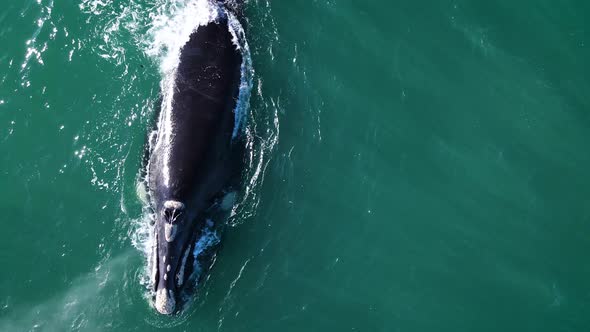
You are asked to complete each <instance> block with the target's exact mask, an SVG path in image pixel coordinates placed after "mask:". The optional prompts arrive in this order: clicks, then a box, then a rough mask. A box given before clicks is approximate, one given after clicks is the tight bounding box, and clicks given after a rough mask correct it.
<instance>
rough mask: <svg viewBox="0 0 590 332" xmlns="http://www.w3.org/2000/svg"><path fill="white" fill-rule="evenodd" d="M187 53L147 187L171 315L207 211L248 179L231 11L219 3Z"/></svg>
mask: <svg viewBox="0 0 590 332" xmlns="http://www.w3.org/2000/svg"><path fill="white" fill-rule="evenodd" d="M209 5H211V6H216V7H215V8H216V13H217V14H216V15H214V16H213V17H212V18H211V20H210V22H208V23H207V24H204V25H200V26H198V27H196V28H195V30H194V31H193V32H192V34H191V35H190V37H189V39H188V41H187V42H186V44H184V46H183V47H182V49H181V51H180V57H179V63H178V67H177V69H176V72H175V74H174V78H173V87H172V89H171V90H170V93H168V95H166V94H165V95H164V98H163V102H162V108H161V113H160V116H159V119H158V126H157V130H156V131H155V132H154V133H153V135H152V136H151V137H150V138H149V139H148V140H149V141H150V144H149V151H148V153H149V155H148V164H147V167H146V168H147V169H146V182H147V187H148V194H149V202H150V206H151V208H152V210H153V214H154V221H155V227H154V237H153V238H154V239H155V244H154V245H153V252H152V254H151V257H150V259H151V264H150V265H151V267H152V271H151V273H152V276H151V279H152V283H153V291H154V293H155V301H154V305H155V308H156V310H157V311H158V312H160V313H162V314H172V313H174V312H175V311H176V310H177V309H178V307H179V306H178V304H179V302H180V301H182V299H181V298H180V294H181V292H182V291H183V289H184V288H185V287H190V286H191V285H188V286H187V283H188V282H187V281H188V280H190V278H191V275H192V273H193V270H194V269H195V264H197V263H196V258H197V257H195V253H194V247H195V243H196V242H197V241H198V240H199V238H200V237H201V236H203V233H204V232H205V228H206V227H207V223H208V221H207V219H206V215H207V213H206V211H207V209H208V208H209V207H210V206H211V205H212V204H213V201H214V199H215V198H216V197H218V195H219V193H220V192H222V191H223V190H224V188H226V187H227V186H228V183H230V182H231V181H232V179H235V178H239V175H240V172H241V166H240V165H241V163H240V160H241V159H242V151H243V146H244V144H243V142H242V140H240V137H239V136H240V135H239V132H238V130H239V128H238V125H239V121H237V120H236V105H237V103H238V97H239V96H238V95H239V90H240V82H241V79H242V75H243V73H242V70H241V65H242V63H243V60H244V59H243V57H244V55H243V54H242V52H241V50H240V48H239V47H238V45H236V41H235V38H236V31H234V30H233V27H232V25H231V24H230V23H231V22H230V17H229V15H231V12H230V11H229V10H228V9H227V8H226V7H225V6H224V5H223V4H221V3H220V2H217V1H210V2H209Z"/></svg>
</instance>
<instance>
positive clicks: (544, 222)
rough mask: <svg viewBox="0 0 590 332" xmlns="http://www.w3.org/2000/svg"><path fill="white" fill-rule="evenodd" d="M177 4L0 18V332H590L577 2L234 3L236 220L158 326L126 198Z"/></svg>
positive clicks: (138, 218) (15, 11) (588, 103)
mask: <svg viewBox="0 0 590 332" xmlns="http://www.w3.org/2000/svg"><path fill="white" fill-rule="evenodd" d="M192 1H195V0H186V1H180V0H169V1H165V0H132V1H119V0H102V1H99V0H81V1H68V0H66V1H58V0H35V1H31V0H3V1H2V3H1V4H0V166H1V167H0V213H1V217H0V220H1V222H2V224H1V225H2V231H1V232H0V234H1V236H2V239H1V241H0V266H2V273H1V276H0V331H152V330H160V329H167V330H171V331H552V332H554V331H589V330H590V259H588V253H590V146H589V144H590V2H587V1H581V0H564V1H559V2H556V1H548V0H534V1H533V0H522V1H508V0H494V1H485V2H483V1H478V2H473V1H460V0H456V1H445V0H441V1H423V2H416V1H410V0H403V1H402V0H392V1H384V0H370V1H351V0H327V1H311V0H308V1H302V0H292V1H278V0H276V1H270V0H250V1H249V2H248V3H247V4H246V6H245V8H244V17H245V19H244V25H245V28H246V30H247V38H248V42H249V45H250V48H251V52H252V60H253V67H254V70H255V74H254V88H253V91H252V99H251V104H250V105H251V106H250V111H249V114H248V125H247V130H248V133H249V134H250V136H249V137H250V140H249V145H248V149H249V156H250V160H251V163H250V165H249V166H248V168H247V169H246V170H245V176H244V182H245V184H244V188H243V190H242V192H241V193H240V199H239V202H238V203H237V206H236V208H237V209H236V211H237V214H236V215H235V216H233V217H231V218H230V220H229V221H228V224H229V227H228V228H227V230H226V231H225V233H224V234H223V246H222V247H221V249H220V251H219V253H218V256H217V259H216V262H215V265H214V266H213V268H212V270H211V272H210V274H209V276H208V278H207V280H206V281H205V282H204V284H203V285H201V287H200V288H199V292H198V294H197V296H196V300H195V303H193V304H192V305H191V306H190V307H189V308H187V309H186V310H185V311H184V312H183V313H182V314H180V315H178V316H174V317H162V316H159V315H157V314H156V312H155V310H154V309H153V308H152V307H150V303H149V300H148V299H147V297H148V296H147V292H146V286H145V285H144V284H143V280H144V279H145V268H146V259H145V256H144V254H143V252H142V250H141V249H142V248H141V245H142V241H143V240H144V239H143V238H142V234H143V233H142V232H144V231H145V229H146V227H147V226H146V222H147V221H146V217H145V211H144V209H142V202H141V200H140V198H139V197H138V194H137V190H136V187H137V182H138V179H139V175H140V169H141V167H142V157H143V152H144V144H145V137H146V135H147V132H148V130H149V128H150V126H151V125H152V123H153V119H154V115H155V113H156V109H157V108H158V98H159V90H160V81H161V79H162V77H161V75H160V67H161V66H162V61H163V58H162V57H161V56H160V55H161V52H164V51H165V50H164V51H162V50H160V49H159V47H161V44H159V43H158V40H157V36H158V34H157V31H159V30H158V29H159V28H160V27H161V25H162V24H165V22H166V20H167V19H168V18H171V17H172V16H174V15H175V13H179V12H182V11H183V6H185V5H186V3H187V2H188V3H190V2H192ZM173 37H174V36H168V38H173Z"/></svg>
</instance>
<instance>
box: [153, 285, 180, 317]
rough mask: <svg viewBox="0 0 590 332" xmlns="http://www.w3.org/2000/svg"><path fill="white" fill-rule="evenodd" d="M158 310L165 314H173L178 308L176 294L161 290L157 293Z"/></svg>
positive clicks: (156, 304)
mask: <svg viewBox="0 0 590 332" xmlns="http://www.w3.org/2000/svg"><path fill="white" fill-rule="evenodd" d="M155 306H156V310H158V311H159V312H160V313H163V314H171V313H173V312H174V309H175V308H176V300H175V299H174V292H173V291H171V290H167V289H165V288H161V289H159V290H158V291H157V292H156V303H155Z"/></svg>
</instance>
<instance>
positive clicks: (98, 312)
mask: <svg viewBox="0 0 590 332" xmlns="http://www.w3.org/2000/svg"><path fill="white" fill-rule="evenodd" d="M130 259H132V252H131V251H127V252H126V253H123V254H120V255H119V256H117V257H114V258H110V259H105V260H104V261H103V262H101V263H99V264H98V265H97V266H96V268H95V270H94V271H93V272H91V273H88V274H87V275H85V276H82V277H80V278H78V279H76V280H74V281H73V282H72V284H71V286H70V287H69V288H68V289H67V290H66V291H65V292H63V293H62V294H60V295H58V296H56V297H54V298H52V299H49V300H47V301H45V302H44V303H41V304H38V305H36V306H35V307H33V308H30V309H23V310H18V309H17V310H16V311H13V312H11V314H9V315H8V316H6V317H4V318H2V319H0V331H63V329H64V327H65V326H69V327H70V330H71V331H99V330H105V329H111V328H113V327H114V324H115V323H114V322H113V321H111V320H105V317H114V316H115V313H117V312H118V311H119V309H120V308H119V304H120V302H121V301H120V300H119V299H117V297H118V296H120V292H121V291H123V289H121V287H123V285H122V284H121V283H120V280H121V279H122V278H124V277H125V274H126V269H127V268H126V266H127V265H128V262H129V260H130Z"/></svg>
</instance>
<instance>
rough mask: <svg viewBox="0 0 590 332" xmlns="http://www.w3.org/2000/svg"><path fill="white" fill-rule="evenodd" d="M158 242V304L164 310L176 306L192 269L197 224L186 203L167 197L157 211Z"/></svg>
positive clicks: (154, 261) (154, 263) (154, 275)
mask: <svg viewBox="0 0 590 332" xmlns="http://www.w3.org/2000/svg"><path fill="white" fill-rule="evenodd" d="M155 218H156V225H155V235H156V236H155V239H156V244H155V247H154V250H153V257H152V282H153V286H154V291H155V293H156V298H155V303H154V304H155V307H156V310H158V312H160V313H162V314H172V313H174V312H175V311H176V309H177V301H178V298H179V294H180V293H181V291H182V290H183V288H184V287H185V283H186V282H187V279H188V278H189V277H190V275H191V272H192V270H193V262H194V256H193V249H194V245H195V238H196V236H197V233H198V227H196V225H194V222H193V221H194V220H191V219H194V218H193V216H191V215H190V214H189V213H188V212H187V208H186V206H185V204H184V203H182V202H179V201H175V200H168V201H165V202H164V203H163V204H162V206H161V207H160V208H159V210H158V211H156V216H155Z"/></svg>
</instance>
